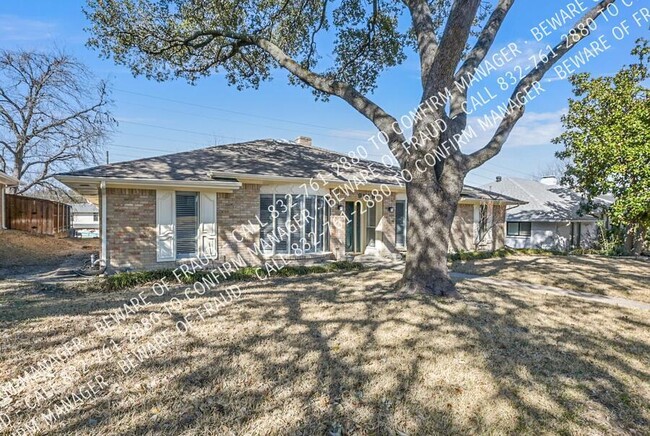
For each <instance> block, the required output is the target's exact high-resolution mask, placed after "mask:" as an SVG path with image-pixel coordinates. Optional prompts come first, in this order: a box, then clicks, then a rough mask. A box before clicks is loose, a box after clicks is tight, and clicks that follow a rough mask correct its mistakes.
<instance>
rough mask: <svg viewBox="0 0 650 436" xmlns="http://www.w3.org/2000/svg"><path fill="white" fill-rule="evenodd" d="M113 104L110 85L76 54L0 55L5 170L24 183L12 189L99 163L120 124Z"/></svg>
mask: <svg viewBox="0 0 650 436" xmlns="http://www.w3.org/2000/svg"><path fill="white" fill-rule="evenodd" d="M109 106H110V100H109V97H108V90H107V85H106V82H105V81H102V80H97V79H96V78H95V77H94V76H93V75H92V74H91V72H90V71H89V70H88V69H87V68H86V67H85V66H84V65H83V64H81V63H79V62H78V61H77V60H76V59H74V58H72V57H71V56H69V55H67V54H64V53H60V52H56V53H38V52H33V51H8V50H2V51H0V170H1V171H4V172H7V173H9V174H11V175H13V176H14V177H16V178H17V179H18V180H20V186H18V187H17V188H13V191H14V192H16V193H22V192H25V191H28V190H30V189H32V188H34V187H36V186H41V187H53V186H54V184H53V183H52V181H51V178H52V176H53V175H54V174H55V173H57V172H59V171H61V170H64V169H68V168H72V167H74V166H76V165H78V164H79V163H82V164H90V163H96V162H98V159H99V156H100V154H101V151H102V144H103V142H104V140H105V139H106V137H107V135H108V134H109V133H110V132H111V131H112V129H113V127H114V125H115V120H114V119H113V118H112V117H111V115H110V112H109V111H108V108H109Z"/></svg>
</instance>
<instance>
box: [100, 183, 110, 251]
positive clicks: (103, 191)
mask: <svg viewBox="0 0 650 436" xmlns="http://www.w3.org/2000/svg"><path fill="white" fill-rule="evenodd" d="M99 189H100V196H101V203H102V204H101V208H102V217H101V218H102V232H101V238H102V252H101V259H102V260H103V261H104V262H107V259H106V257H107V251H108V250H107V247H108V241H107V240H106V234H107V232H106V181H102V182H100V184H99ZM107 264H108V262H107Z"/></svg>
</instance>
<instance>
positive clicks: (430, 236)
mask: <svg viewBox="0 0 650 436" xmlns="http://www.w3.org/2000/svg"><path fill="white" fill-rule="evenodd" d="M432 179H433V177H429V180H415V179H414V180H413V181H412V182H411V183H409V184H408V186H407V191H406V192H407V199H408V202H407V204H408V226H407V241H408V242H407V244H408V249H407V253H406V266H405V270H404V275H403V277H402V282H401V289H402V290H403V291H405V292H409V293H427V294H433V295H437V296H445V297H454V298H459V297H460V295H459V294H458V292H457V291H456V288H455V286H454V284H453V282H452V281H451V279H450V277H449V271H448V269H447V251H448V248H449V242H450V229H451V225H452V222H453V220H454V216H455V214H456V209H457V208H458V200H459V196H460V194H459V193H458V194H456V193H454V192H449V190H445V189H443V188H442V187H440V186H439V185H437V184H436V183H435V182H433V181H432Z"/></svg>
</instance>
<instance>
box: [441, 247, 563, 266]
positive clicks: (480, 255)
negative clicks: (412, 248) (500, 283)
mask: <svg viewBox="0 0 650 436" xmlns="http://www.w3.org/2000/svg"><path fill="white" fill-rule="evenodd" d="M517 255H528V256H566V255H567V253H566V252H564V251H559V250H543V249H541V248H517V249H514V248H509V247H504V248H499V249H498V250H495V251H463V250H461V251H459V252H458V253H451V254H449V255H448V256H447V257H448V259H449V260H450V261H452V262H453V261H463V262H466V261H469V260H481V259H493V258H495V257H508V256H517Z"/></svg>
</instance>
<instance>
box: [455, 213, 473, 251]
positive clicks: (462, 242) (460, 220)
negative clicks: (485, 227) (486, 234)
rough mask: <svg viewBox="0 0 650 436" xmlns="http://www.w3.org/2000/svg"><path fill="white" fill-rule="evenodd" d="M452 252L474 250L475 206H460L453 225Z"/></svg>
mask: <svg viewBox="0 0 650 436" xmlns="http://www.w3.org/2000/svg"><path fill="white" fill-rule="evenodd" d="M450 241H451V242H450V244H449V251H450V252H458V251H460V250H464V251H473V250H474V205H473V204H459V205H458V209H457V210H456V216H454V221H453V223H452V224H451V235H450Z"/></svg>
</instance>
